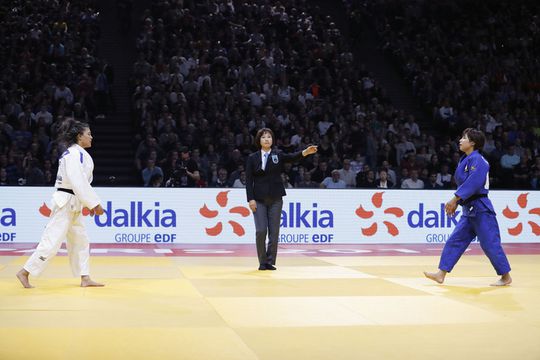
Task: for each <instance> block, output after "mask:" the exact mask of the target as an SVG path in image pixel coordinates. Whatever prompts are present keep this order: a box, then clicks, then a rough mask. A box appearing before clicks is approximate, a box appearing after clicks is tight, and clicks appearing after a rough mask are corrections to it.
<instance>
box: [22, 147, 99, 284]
mask: <svg viewBox="0 0 540 360" xmlns="http://www.w3.org/2000/svg"><path fill="white" fill-rule="evenodd" d="M93 170H94V162H93V160H92V157H91V156H90V154H88V152H86V150H84V149H83V148H82V147H81V146H79V145H77V144H74V145H72V146H70V147H69V149H67V150H66V151H65V152H64V154H62V157H61V158H60V161H59V165H58V174H57V176H56V184H55V187H56V188H58V189H63V190H68V191H72V192H73V194H70V193H69V192H66V191H56V192H55V193H54V194H53V199H52V203H53V206H52V212H51V216H50V220H49V223H48V224H47V226H46V227H45V231H44V232H43V235H42V237H41V241H40V242H39V245H38V246H37V248H36V250H35V252H34V253H33V254H32V256H30V258H29V259H28V261H27V262H26V264H25V265H24V266H23V268H24V269H25V270H26V271H28V272H29V273H30V274H31V275H33V276H37V275H39V274H41V273H42V272H43V270H44V269H45V267H46V266H47V263H48V262H49V261H50V260H51V258H53V257H54V256H55V255H56V253H58V250H59V249H60V246H62V242H63V241H64V240H67V251H68V255H69V261H70V264H71V270H72V272H73V275H75V276H84V275H90V264H89V259H90V242H89V239H88V234H87V233H86V228H85V227H84V222H83V217H82V213H81V212H82V209H83V207H87V208H88V209H93V208H94V207H96V206H97V205H98V204H100V202H101V201H100V199H99V197H98V196H97V194H96V192H95V191H94V189H93V188H92V187H91V186H90V184H91V183H92V178H93V176H92V172H93Z"/></svg>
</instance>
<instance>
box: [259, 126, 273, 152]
mask: <svg viewBox="0 0 540 360" xmlns="http://www.w3.org/2000/svg"><path fill="white" fill-rule="evenodd" d="M264 134H270V136H271V137H272V145H275V144H276V137H275V136H274V132H273V131H272V130H271V129H269V128H262V129H260V130H259V131H257V135H255V140H254V141H255V146H256V147H257V149H259V150H260V149H261V137H262V136H263V135H264Z"/></svg>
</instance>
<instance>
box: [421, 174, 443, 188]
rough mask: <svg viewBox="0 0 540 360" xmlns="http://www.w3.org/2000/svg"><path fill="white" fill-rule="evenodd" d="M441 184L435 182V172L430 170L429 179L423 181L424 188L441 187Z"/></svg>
mask: <svg viewBox="0 0 540 360" xmlns="http://www.w3.org/2000/svg"><path fill="white" fill-rule="evenodd" d="M442 188H443V186H442V184H439V183H438V182H437V174H436V173H434V172H432V173H430V174H429V179H428V181H427V182H425V183H424V189H432V190H433V189H442Z"/></svg>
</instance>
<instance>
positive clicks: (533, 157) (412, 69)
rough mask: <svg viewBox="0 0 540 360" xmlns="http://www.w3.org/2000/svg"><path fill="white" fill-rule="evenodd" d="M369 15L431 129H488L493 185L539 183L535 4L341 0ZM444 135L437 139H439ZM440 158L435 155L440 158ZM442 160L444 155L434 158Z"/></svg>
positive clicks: (539, 24)
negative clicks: (428, 113) (428, 118)
mask: <svg viewBox="0 0 540 360" xmlns="http://www.w3.org/2000/svg"><path fill="white" fill-rule="evenodd" d="M346 4H347V5H348V8H349V11H351V12H354V13H357V14H360V17H361V18H364V19H374V21H372V25H373V26H374V27H375V28H376V30H377V32H378V34H379V36H380V37H381V39H382V41H381V43H382V46H381V47H382V49H383V50H384V51H385V52H386V53H387V54H389V55H390V56H392V58H393V59H395V61H396V63H397V64H398V66H400V68H401V70H402V74H403V75H404V76H405V77H406V78H407V79H408V80H409V81H410V84H411V87H412V90H413V91H414V93H415V95H416V96H417V97H418V98H419V99H420V100H421V101H423V102H424V104H425V105H426V107H427V108H429V110H430V111H431V113H432V121H433V125H434V128H435V129H436V130H437V131H439V133H441V134H448V135H449V137H448V139H449V140H452V139H454V138H455V137H456V136H457V135H458V134H459V132H460V131H461V130H463V129H464V128H467V127H474V128H478V129H480V130H482V131H484V132H485V133H486V134H487V143H486V146H485V147H484V149H483V150H484V154H485V155H487V158H488V160H489V161H490V164H491V172H490V174H491V180H492V182H491V186H492V187H498V188H516V189H528V188H535V189H538V188H539V186H538V182H539V176H540V173H539V170H540V159H539V156H540V124H539V116H540V60H539V59H540V18H539V14H540V3H538V2H537V1H531V0H501V1H481V0H473V1H470V0H441V1H436V2H434V1H424V0H415V1H400V0H377V1H370V2H360V1H356V0H352V1H347V2H346ZM445 142H446V140H445V139H444V137H443V138H442V140H438V144H444V143H445ZM439 158H440V156H439ZM439 160H443V159H439Z"/></svg>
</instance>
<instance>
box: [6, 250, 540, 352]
mask: <svg viewBox="0 0 540 360" xmlns="http://www.w3.org/2000/svg"><path fill="white" fill-rule="evenodd" d="M17 246H18V247H17ZM17 246H15V245H13V244H11V245H9V246H5V245H2V247H0V359H2V360H12V359H13V360H15V359H16V360H19V359H40V360H45V359H55V360H56V359H78V360H80V359H100V360H104V359H145V360H146V359H194V360H215V359H261V360H277V359H290V360H293V359H294V360H298V359H418V360H423V359H430V360H432V359H475V360H479V359H489V360H494V359H509V358H514V359H520V360H524V359H540V341H539V339H540V306H538V304H539V301H540V244H522V245H521V244H511V245H505V250H506V251H507V254H508V258H509V260H510V264H511V266H512V268H513V270H512V277H513V280H514V282H513V284H512V285H511V286H507V287H501V288H496V287H491V286H489V284H490V283H491V282H493V281H495V280H496V279H497V276H496V274H495V273H494V270H493V269H492V267H491V265H490V264H489V261H488V259H487V258H486V257H485V256H484V255H482V252H481V250H480V249H479V247H478V246H477V245H473V246H471V250H470V251H468V252H467V253H466V254H465V255H464V256H463V257H462V259H461V260H460V262H459V263H458V264H457V266H456V268H455V270H454V271H453V272H452V273H451V274H449V275H448V277H447V280H446V282H445V284H444V285H439V284H436V283H434V282H432V281H430V280H428V279H426V278H424V276H423V274H422V271H424V270H428V271H432V270H435V269H436V268H437V265H438V260H439V255H440V250H441V247H440V246H439V247H434V246H420V245H394V246H392V245H388V246H376V245H372V246H367V245H366V246H346V245H343V246H339V245H332V246H322V247H315V246H312V247H309V246H307V247H302V246H280V250H279V253H278V261H277V264H276V266H277V268H278V269H277V271H258V270H257V266H258V264H257V259H256V255H255V248H254V245H250V246H239V245H238V246H233V245H231V246H226V245H199V246H191V247H190V246H187V247H181V246H179V247H176V248H172V249H171V248H170V247H169V248H167V247H163V248H158V247H142V246H138V247H137V246H116V247H114V246H107V245H100V246H97V245H94V246H93V248H92V256H91V268H92V278H93V279H94V280H97V281H100V282H104V283H105V284H106V286H105V287H103V288H81V287H79V286H78V285H79V279H77V278H74V277H72V276H71V273H70V270H69V265H68V259H67V257H66V256H63V255H62V253H64V251H62V253H61V254H59V256H57V257H55V258H54V259H53V260H52V262H51V264H50V265H49V266H48V268H47V269H46V271H45V273H44V274H43V275H42V276H41V277H39V278H32V277H31V278H30V279H31V283H32V284H33V285H34V286H36V288H34V289H24V288H22V286H21V284H20V283H19V282H18V280H17V279H16V277H15V274H16V272H17V271H18V270H19V269H20V268H21V266H22V265H23V264H24V262H25V261H26V259H27V258H28V254H29V252H30V251H31V250H30V248H31V247H33V246H34V245H32V246H30V245H27V246H26V247H24V246H23V247H22V248H21V246H22V245H20V244H19V245H17Z"/></svg>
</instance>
